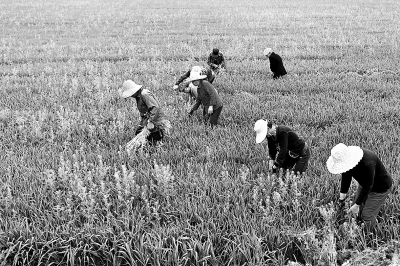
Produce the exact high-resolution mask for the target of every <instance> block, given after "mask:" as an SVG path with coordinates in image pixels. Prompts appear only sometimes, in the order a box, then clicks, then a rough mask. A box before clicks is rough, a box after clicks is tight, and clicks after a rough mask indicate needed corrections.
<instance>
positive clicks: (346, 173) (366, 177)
mask: <svg viewBox="0 0 400 266" xmlns="http://www.w3.org/2000/svg"><path fill="white" fill-rule="evenodd" d="M326 166H327V168H328V171H329V172H331V173H332V174H342V179H341V185H340V196H339V201H344V200H345V199H346V195H347V192H348V190H349V187H350V183H351V180H352V178H354V179H355V180H356V181H357V182H358V189H357V194H356V199H355V202H354V204H353V205H352V206H351V208H350V209H349V211H348V212H349V213H352V214H354V215H356V216H357V217H358V219H359V220H360V221H364V222H365V224H366V226H367V228H371V227H372V226H374V225H375V223H376V216H377V214H378V212H379V209H380V208H381V207H382V205H383V204H384V203H385V200H386V198H387V197H388V195H389V191H390V188H391V187H392V184H393V180H392V177H391V175H390V174H389V173H388V172H387V171H386V169H385V166H384V165H383V163H382V161H381V160H380V159H379V158H378V156H377V155H376V154H375V153H374V152H372V151H370V150H367V149H363V148H360V147H358V146H346V145H345V144H343V143H339V144H337V145H336V146H335V147H333V148H332V150H331V155H330V157H329V158H328V160H327V162H326Z"/></svg>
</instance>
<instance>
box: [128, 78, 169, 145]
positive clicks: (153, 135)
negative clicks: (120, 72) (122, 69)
mask: <svg viewBox="0 0 400 266" xmlns="http://www.w3.org/2000/svg"><path fill="white" fill-rule="evenodd" d="M120 95H121V97H122V98H124V99H126V98H134V99H135V100H136V104H137V108H138V110H139V112H140V123H139V126H138V128H137V129H136V132H135V135H137V134H139V133H140V132H141V131H142V130H143V128H144V127H146V128H147V129H148V130H149V131H150V135H149V136H148V137H147V140H148V141H149V142H150V143H152V144H155V143H156V142H157V141H160V140H162V139H163V138H164V136H166V135H168V134H169V129H170V122H169V121H168V120H167V119H166V117H165V115H164V112H163V111H162V109H161V107H160V103H159V101H158V100H157V98H156V97H155V96H154V94H153V93H151V92H150V91H149V90H147V89H144V88H143V85H138V84H136V83H135V82H133V81H132V80H127V81H125V82H124V83H123V85H122V89H121V90H120Z"/></svg>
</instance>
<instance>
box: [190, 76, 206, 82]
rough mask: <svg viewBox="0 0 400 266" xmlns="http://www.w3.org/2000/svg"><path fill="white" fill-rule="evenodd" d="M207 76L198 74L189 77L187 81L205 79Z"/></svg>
mask: <svg viewBox="0 0 400 266" xmlns="http://www.w3.org/2000/svg"><path fill="white" fill-rule="evenodd" d="M206 77H207V76H206V75H199V76H197V77H190V78H189V81H195V80H200V79H205V78H206Z"/></svg>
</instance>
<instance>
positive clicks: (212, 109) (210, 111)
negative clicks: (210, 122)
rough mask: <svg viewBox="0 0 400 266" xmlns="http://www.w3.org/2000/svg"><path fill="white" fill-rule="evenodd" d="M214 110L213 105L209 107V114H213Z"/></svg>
mask: <svg viewBox="0 0 400 266" xmlns="http://www.w3.org/2000/svg"><path fill="white" fill-rule="evenodd" d="M213 112H214V108H213V107H212V105H211V106H209V107H208V114H209V115H210V114H212V113H213Z"/></svg>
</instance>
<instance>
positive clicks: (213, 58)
mask: <svg viewBox="0 0 400 266" xmlns="http://www.w3.org/2000/svg"><path fill="white" fill-rule="evenodd" d="M207 64H208V65H209V66H210V67H211V69H212V70H213V71H215V72H216V73H217V74H218V73H219V72H220V71H221V70H225V69H226V64H225V58H224V55H223V54H222V53H221V52H220V51H219V49H218V48H214V49H213V50H212V52H211V53H210V55H209V56H208V61H207Z"/></svg>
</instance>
